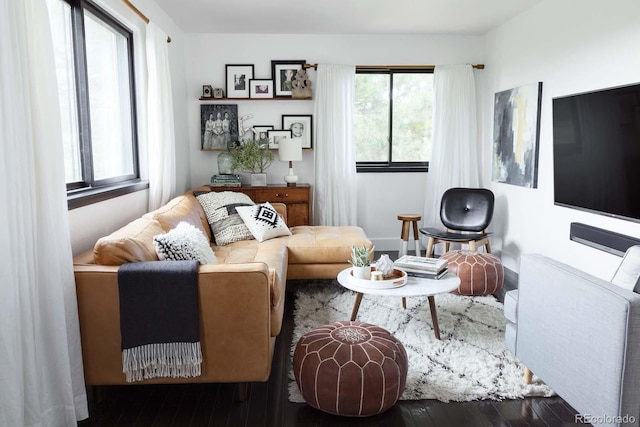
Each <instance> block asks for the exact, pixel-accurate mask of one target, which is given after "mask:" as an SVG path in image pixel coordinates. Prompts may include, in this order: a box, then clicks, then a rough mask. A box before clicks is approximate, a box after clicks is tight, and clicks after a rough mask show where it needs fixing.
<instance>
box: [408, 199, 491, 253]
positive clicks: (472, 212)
mask: <svg viewBox="0 0 640 427" xmlns="http://www.w3.org/2000/svg"><path fill="white" fill-rule="evenodd" d="M494 202H495V197H494V196H493V193H492V192H491V190H487V189H486V188H450V189H448V190H447V191H445V192H444V194H443V195H442V201H441V203H440V219H441V220H442V223H443V224H444V226H445V227H447V229H446V230H440V229H437V228H430V227H425V228H421V229H420V233H422V234H424V235H426V236H428V237H429V241H428V243H427V254H426V256H427V257H431V256H433V247H434V246H435V245H436V244H437V243H445V244H446V246H445V252H448V251H449V248H450V244H451V243H466V244H468V245H469V249H470V250H472V251H475V250H477V248H479V247H482V246H484V247H485V250H486V251H487V253H491V246H490V245H489V236H490V235H491V234H492V233H488V232H487V227H488V226H489V223H491V219H492V218H493V206H494Z"/></svg>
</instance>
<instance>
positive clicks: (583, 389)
mask: <svg viewBox="0 0 640 427" xmlns="http://www.w3.org/2000/svg"><path fill="white" fill-rule="evenodd" d="M639 279H640V246H632V247H631V248H629V250H627V252H626V254H625V256H624V258H623V259H622V262H621V264H620V266H619V268H618V270H617V271H616V273H615V275H614V277H613V278H612V279H611V280H610V281H607V280H602V279H599V278H597V277H594V276H592V275H589V274H587V273H585V272H582V271H580V270H577V269H575V268H573V267H570V266H568V265H566V264H563V263H561V262H558V261H555V260H552V259H550V258H547V257H545V256H542V255H538V254H527V255H523V256H522V258H521V260H520V272H519V279H518V289H517V290H514V291H510V292H507V294H506V296H505V304H504V310H505V317H506V318H507V319H508V320H509V322H508V324H507V328H506V332H505V345H506V348H507V349H508V350H510V351H511V352H513V353H514V354H515V355H516V357H517V358H518V359H519V360H520V361H521V362H522V363H523V364H524V365H525V366H527V368H528V370H529V369H530V371H529V372H533V373H534V374H535V375H536V376H537V377H538V378H540V380H542V381H544V382H545V383H546V384H547V385H549V386H550V387H551V388H552V389H553V390H554V391H555V392H556V393H557V394H558V395H559V396H561V397H562V398H563V399H564V400H566V401H567V402H568V403H569V404H570V405H571V406H573V408H574V409H576V411H578V413H580V414H590V415H591V416H593V417H604V418H592V421H591V422H593V421H607V422H603V423H600V422H593V424H595V425H619V424H622V421H623V419H622V418H619V417H624V416H625V415H626V416H627V418H626V420H627V421H628V420H629V419H630V417H633V419H634V421H635V422H634V423H632V424H630V425H636V426H637V425H639V424H638V423H639V422H640V295H639V294H638V293H637V292H638V291H640V283H639ZM525 377H527V375H526V373H525ZM530 379H531V377H530V374H529V378H528V380H530ZM607 417H609V418H607ZM625 425H627V424H625Z"/></svg>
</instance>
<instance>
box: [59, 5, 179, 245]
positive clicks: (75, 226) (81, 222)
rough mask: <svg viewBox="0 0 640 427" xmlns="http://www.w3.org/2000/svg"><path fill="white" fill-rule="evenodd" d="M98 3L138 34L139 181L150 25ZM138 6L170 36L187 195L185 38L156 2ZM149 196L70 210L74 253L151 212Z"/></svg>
mask: <svg viewBox="0 0 640 427" xmlns="http://www.w3.org/2000/svg"><path fill="white" fill-rule="evenodd" d="M98 4H99V5H100V6H101V7H103V8H104V9H105V10H106V11H107V12H109V13H111V14H112V15H113V16H115V17H116V18H117V19H118V20H119V21H120V22H122V23H123V24H124V25H125V26H127V27H128V28H129V29H131V30H132V31H133V32H134V49H135V53H134V55H135V59H134V61H135V62H134V66H135V74H136V97H137V107H138V109H137V116H138V143H139V149H140V172H141V176H142V177H143V178H145V177H146V176H147V166H146V162H147V149H146V148H147V133H146V121H145V119H144V118H145V117H146V107H145V103H146V94H147V86H146V81H147V77H146V76H147V69H146V59H145V56H146V50H145V28H146V24H145V23H144V22H143V21H142V20H141V19H140V18H139V17H138V16H137V15H135V14H134V13H133V11H131V9H129V8H128V7H127V6H126V5H125V4H124V3H123V2H120V1H118V2H114V1H109V0H99V1H98ZM136 6H137V7H138V9H140V10H141V11H142V12H143V13H144V14H145V15H146V16H147V17H148V18H149V19H150V20H151V21H153V22H155V23H156V25H158V26H159V27H160V28H162V29H164V30H166V31H167V34H168V35H170V36H171V40H172V41H171V43H170V44H169V55H170V61H171V80H172V92H173V101H174V114H175V134H176V165H177V168H176V169H177V191H178V192H179V193H181V192H183V191H185V190H186V189H187V187H189V185H190V167H189V161H190V157H189V150H188V145H187V140H188V126H189V125H188V123H187V111H186V110H187V107H186V104H187V94H186V81H187V80H186V77H185V61H184V44H185V38H184V33H183V32H182V31H181V30H180V29H179V28H178V27H177V26H176V25H175V24H174V23H173V21H172V20H171V19H170V18H169V17H168V16H167V15H166V14H165V13H164V11H163V10H162V9H160V8H159V7H158V6H157V5H156V4H155V1H153V0H139V1H137V2H136ZM148 197H149V196H148V191H146V190H145V191H138V192H136V193H132V194H128V195H126V196H122V197H118V198H115V199H110V200H107V201H104V202H100V203H96V204H93V205H90V206H86V207H82V208H78V209H73V210H70V211H69V222H70V227H71V244H72V249H73V254H74V255H77V254H79V253H81V252H83V251H85V250H88V249H90V248H91V247H93V245H94V244H95V242H96V240H97V239H98V238H100V237H102V236H104V235H106V234H109V233H111V232H112V231H114V230H116V229H118V228H120V227H121V226H123V225H124V224H126V223H128V222H129V221H131V220H132V219H135V218H137V217H139V216H140V215H142V214H144V213H145V212H147V208H148Z"/></svg>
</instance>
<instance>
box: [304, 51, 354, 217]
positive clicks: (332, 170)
mask: <svg viewBox="0 0 640 427" xmlns="http://www.w3.org/2000/svg"><path fill="white" fill-rule="evenodd" d="M355 75H356V69H355V66H353V65H324V64H319V65H318V74H317V83H316V94H315V97H316V100H315V104H314V114H315V121H316V137H315V141H316V147H314V149H315V190H314V193H313V223H314V224H315V225H337V226H339V225H355V224H356V220H357V197H356V195H357V188H356V150H355V141H354V137H353V107H354V102H355Z"/></svg>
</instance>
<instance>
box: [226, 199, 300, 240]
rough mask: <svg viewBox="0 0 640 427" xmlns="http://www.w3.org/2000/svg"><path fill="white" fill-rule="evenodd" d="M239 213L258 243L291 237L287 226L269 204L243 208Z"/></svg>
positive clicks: (239, 209) (240, 208)
mask: <svg viewBox="0 0 640 427" xmlns="http://www.w3.org/2000/svg"><path fill="white" fill-rule="evenodd" d="M237 211H238V213H239V214H240V217H241V218H242V220H243V221H244V223H245V224H246V225H247V227H248V228H249V231H251V234H253V237H255V238H256V240H257V241H258V242H264V241H265V240H269V239H273V238H274V237H279V236H291V231H289V228H288V227H287V224H285V223H284V220H283V219H282V217H281V216H280V215H278V212H277V211H276V210H275V209H274V208H273V206H271V203H269V202H266V203H262V204H260V205H253V206H241V207H238V208H237Z"/></svg>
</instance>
